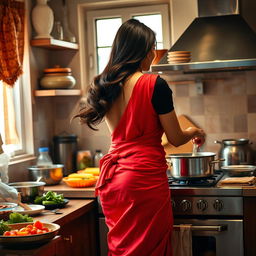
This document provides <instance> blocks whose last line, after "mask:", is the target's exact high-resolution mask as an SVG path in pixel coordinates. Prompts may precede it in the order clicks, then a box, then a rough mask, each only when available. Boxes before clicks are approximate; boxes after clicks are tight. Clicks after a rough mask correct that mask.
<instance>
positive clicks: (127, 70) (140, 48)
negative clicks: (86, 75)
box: [75, 19, 156, 130]
mask: <svg viewBox="0 0 256 256" xmlns="http://www.w3.org/2000/svg"><path fill="white" fill-rule="evenodd" d="M155 40H156V39H155V33H154V32H153V31H152V30H151V29H150V28H149V27H147V26H146V25H144V24H143V23H141V22H139V21H138V20H135V19H130V20H128V21H126V22H125V23H123V24H122V25H121V27H120V28H119V30H118V31H117V34H116V36H115V39H114V42H113V45H112V50H111V54H110V58H109V62H108V64H107V66H106V67H105V69H104V71H103V72H102V73H101V74H99V75H98V76H96V77H95V78H94V80H93V83H92V84H91V85H90V87H89V90H88V92H87V97H86V105H85V107H84V108H83V109H81V110H80V112H79V113H78V114H77V115H76V116H75V117H79V118H80V121H81V122H82V123H85V124H87V125H88V126H89V127H90V128H91V129H93V130H97V129H96V128H95V127H94V126H96V125H97V124H99V123H100V122H101V121H102V119H103V118H104V116H105V114H106V113H107V112H108V110H109V109H110V108H111V106H112V104H113V102H114V101H115V100H116V99H117V98H118V96H119V95H120V93H121V91H122V85H123V83H124V82H125V80H126V79H127V78H128V77H129V76H130V75H132V74H133V73H135V72H136V71H137V70H138V69H139V68H140V64H141V62H142V60H143V59H144V58H145V57H146V56H147V54H148V53H149V51H150V50H151V49H152V47H153V45H154V44H155Z"/></svg>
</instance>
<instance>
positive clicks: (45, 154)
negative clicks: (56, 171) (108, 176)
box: [36, 148, 52, 166]
mask: <svg viewBox="0 0 256 256" xmlns="http://www.w3.org/2000/svg"><path fill="white" fill-rule="evenodd" d="M38 152H39V156H38V158H37V162H36V165H37V166H49V165H52V159H51V157H50V156H49V148H39V149H38Z"/></svg>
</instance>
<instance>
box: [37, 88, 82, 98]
mask: <svg viewBox="0 0 256 256" xmlns="http://www.w3.org/2000/svg"><path fill="white" fill-rule="evenodd" d="M81 95H82V90H79V89H74V90H72V89H58V90H36V91H35V96H36V97H48V96H81Z"/></svg>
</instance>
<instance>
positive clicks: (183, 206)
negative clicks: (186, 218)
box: [180, 199, 191, 212]
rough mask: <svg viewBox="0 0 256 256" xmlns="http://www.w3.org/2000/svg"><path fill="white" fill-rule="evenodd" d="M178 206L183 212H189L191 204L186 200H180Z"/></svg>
mask: <svg viewBox="0 0 256 256" xmlns="http://www.w3.org/2000/svg"><path fill="white" fill-rule="evenodd" d="M180 205H181V209H182V211H183V212H186V211H189V210H190V209H191V203H190V202H189V201H188V200H185V199H184V200H182V201H181V203H180Z"/></svg>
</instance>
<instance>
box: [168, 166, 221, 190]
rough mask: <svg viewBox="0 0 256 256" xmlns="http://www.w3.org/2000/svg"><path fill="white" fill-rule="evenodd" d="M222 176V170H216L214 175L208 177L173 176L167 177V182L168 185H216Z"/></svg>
mask: <svg viewBox="0 0 256 256" xmlns="http://www.w3.org/2000/svg"><path fill="white" fill-rule="evenodd" d="M222 177H223V172H222V171H220V170H216V171H215V173H214V175H212V176H210V177H203V178H196V179H195V178H194V179H187V180H178V179H175V178H173V177H168V183H169V186H170V187H174V186H175V187H189V186H190V187H213V186H215V185H217V183H218V182H219V181H220V179H221V178H222Z"/></svg>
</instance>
